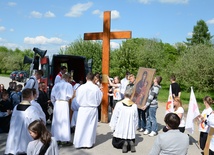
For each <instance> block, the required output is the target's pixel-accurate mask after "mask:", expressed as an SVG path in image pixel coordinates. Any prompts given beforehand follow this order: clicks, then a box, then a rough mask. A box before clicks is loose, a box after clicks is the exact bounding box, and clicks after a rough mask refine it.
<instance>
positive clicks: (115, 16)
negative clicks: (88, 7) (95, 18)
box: [92, 10, 120, 19]
mask: <svg viewBox="0 0 214 155" xmlns="http://www.w3.org/2000/svg"><path fill="white" fill-rule="evenodd" d="M92 13H93V14H97V15H99V17H100V18H103V12H102V11H100V10H94V11H93V12H92ZM118 18H120V12H119V11H117V10H112V11H111V19H118Z"/></svg>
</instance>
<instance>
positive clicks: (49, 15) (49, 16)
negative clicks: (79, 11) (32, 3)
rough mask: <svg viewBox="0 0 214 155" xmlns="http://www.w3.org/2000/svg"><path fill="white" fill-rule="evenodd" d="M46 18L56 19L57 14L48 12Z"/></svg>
mask: <svg viewBox="0 0 214 155" xmlns="http://www.w3.org/2000/svg"><path fill="white" fill-rule="evenodd" d="M44 16H45V17H46V18H53V17H55V14H54V13H53V12H51V11H48V12H46V13H45V14H44Z"/></svg>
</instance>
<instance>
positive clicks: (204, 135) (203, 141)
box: [199, 132, 208, 150]
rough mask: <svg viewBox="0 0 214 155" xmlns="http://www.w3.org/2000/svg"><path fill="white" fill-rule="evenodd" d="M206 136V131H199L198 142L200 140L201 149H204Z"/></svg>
mask: <svg viewBox="0 0 214 155" xmlns="http://www.w3.org/2000/svg"><path fill="white" fill-rule="evenodd" d="M207 136H208V133H206V132H200V139H199V142H200V148H201V149H202V150H204V147H205V145H206V142H207Z"/></svg>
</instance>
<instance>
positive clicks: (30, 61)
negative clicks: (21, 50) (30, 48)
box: [23, 55, 33, 64]
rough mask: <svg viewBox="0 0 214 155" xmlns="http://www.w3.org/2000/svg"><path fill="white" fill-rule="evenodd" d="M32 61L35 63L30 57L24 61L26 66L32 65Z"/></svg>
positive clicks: (26, 57)
mask: <svg viewBox="0 0 214 155" xmlns="http://www.w3.org/2000/svg"><path fill="white" fill-rule="evenodd" d="M32 61H33V59H32V58H29V57H28V56H26V55H25V57H24V60H23V63H24V64H31V63H32Z"/></svg>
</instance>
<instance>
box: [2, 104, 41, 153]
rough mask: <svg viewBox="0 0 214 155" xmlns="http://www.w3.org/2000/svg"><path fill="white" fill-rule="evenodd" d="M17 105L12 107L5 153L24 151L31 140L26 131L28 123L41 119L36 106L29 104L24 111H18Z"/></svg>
mask: <svg viewBox="0 0 214 155" xmlns="http://www.w3.org/2000/svg"><path fill="white" fill-rule="evenodd" d="M17 106H18V105H17ZM17 106H15V107H14V109H13V114H12V117H11V121H10V131H9V134H8V137H7V143H6V149H5V154H9V153H11V154H17V153H18V152H20V153H21V152H22V153H23V152H25V153H26V152H27V145H28V143H29V142H30V141H32V140H33V138H32V137H31V136H30V134H29V132H28V125H29V124H30V123H31V122H33V121H34V120H40V119H41V118H40V115H39V113H38V110H37V108H36V107H34V106H29V107H28V108H27V109H26V110H25V111H19V110H17Z"/></svg>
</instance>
